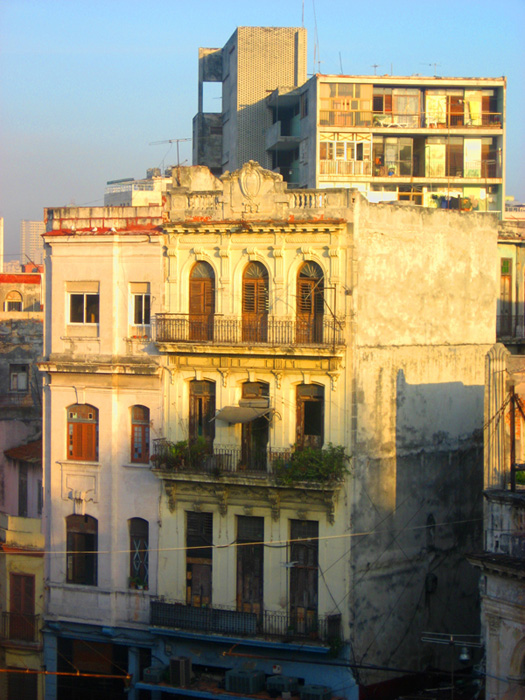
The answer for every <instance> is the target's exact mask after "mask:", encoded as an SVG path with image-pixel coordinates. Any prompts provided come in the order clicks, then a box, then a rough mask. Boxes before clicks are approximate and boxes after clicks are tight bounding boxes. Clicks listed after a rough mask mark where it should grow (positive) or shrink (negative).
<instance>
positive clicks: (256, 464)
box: [151, 438, 293, 475]
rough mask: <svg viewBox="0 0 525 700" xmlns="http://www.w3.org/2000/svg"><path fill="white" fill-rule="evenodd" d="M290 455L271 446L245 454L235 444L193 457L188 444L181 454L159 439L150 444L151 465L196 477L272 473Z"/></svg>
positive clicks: (178, 449)
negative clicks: (151, 451)
mask: <svg viewBox="0 0 525 700" xmlns="http://www.w3.org/2000/svg"><path fill="white" fill-rule="evenodd" d="M177 445H180V443H178V444H177ZM292 454H293V450H291V449H288V450H286V449H275V448H271V447H268V448H266V451H265V452H262V453H255V454H253V453H252V454H247V453H246V451H245V450H243V449H242V447H241V446H239V445H221V446H217V447H214V448H213V453H211V454H202V453H197V454H196V453H195V452H194V451H193V450H192V448H191V446H189V445H188V446H187V447H186V448H185V449H183V450H182V451H181V450H180V448H178V447H177V446H176V444H175V443H173V442H170V441H169V440H166V439H165V438H160V439H157V440H154V441H153V455H152V457H151V462H152V464H153V465H154V467H156V468H158V469H173V470H175V471H182V472H187V473H191V472H193V473H197V474H212V475H213V474H219V473H223V472H226V473H230V474H273V472H274V466H275V465H276V464H277V465H280V464H282V463H283V462H288V461H289V460H290V458H291V456H292Z"/></svg>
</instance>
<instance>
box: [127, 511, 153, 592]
mask: <svg viewBox="0 0 525 700" xmlns="http://www.w3.org/2000/svg"><path fill="white" fill-rule="evenodd" d="M128 523H129V585H130V588H144V589H147V588H148V573H149V556H148V555H149V524H148V521H147V520H143V519H142V518H130V520H129V521H128Z"/></svg>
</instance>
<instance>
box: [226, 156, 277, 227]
mask: <svg viewBox="0 0 525 700" xmlns="http://www.w3.org/2000/svg"><path fill="white" fill-rule="evenodd" d="M221 181H222V183H223V187H224V195H225V201H228V200H229V206H230V209H231V212H232V214H234V215H237V216H238V215H242V216H244V215H248V216H249V215H255V216H254V218H260V217H261V216H262V217H277V218H280V217H282V215H283V212H282V207H283V204H284V200H283V194H284V192H285V189H286V184H285V183H284V181H283V178H282V175H279V174H278V173H274V172H272V171H271V170H265V169H264V168H262V167H261V166H260V165H259V163H256V162H255V161H254V160H249V161H248V162H247V163H245V164H244V165H243V166H242V168H239V170H235V171H233V172H231V173H230V172H226V173H224V175H223V176H222V177H221ZM286 201H287V200H286Z"/></svg>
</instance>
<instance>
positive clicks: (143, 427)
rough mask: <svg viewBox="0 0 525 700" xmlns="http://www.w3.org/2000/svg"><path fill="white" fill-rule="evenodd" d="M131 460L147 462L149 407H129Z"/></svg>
mask: <svg viewBox="0 0 525 700" xmlns="http://www.w3.org/2000/svg"><path fill="white" fill-rule="evenodd" d="M131 461H132V462H140V463H142V464H147V463H148V462H149V408H146V406H132V407H131Z"/></svg>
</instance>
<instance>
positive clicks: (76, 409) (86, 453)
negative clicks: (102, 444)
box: [67, 404, 98, 462]
mask: <svg viewBox="0 0 525 700" xmlns="http://www.w3.org/2000/svg"><path fill="white" fill-rule="evenodd" d="M67 458H68V459H76V460H81V461H87V462H95V461H97V460H98V410H97V409H96V408H95V407H94V406H90V405H89V404H74V405H73V406H68V408H67Z"/></svg>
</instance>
